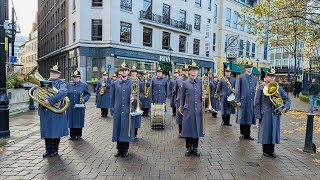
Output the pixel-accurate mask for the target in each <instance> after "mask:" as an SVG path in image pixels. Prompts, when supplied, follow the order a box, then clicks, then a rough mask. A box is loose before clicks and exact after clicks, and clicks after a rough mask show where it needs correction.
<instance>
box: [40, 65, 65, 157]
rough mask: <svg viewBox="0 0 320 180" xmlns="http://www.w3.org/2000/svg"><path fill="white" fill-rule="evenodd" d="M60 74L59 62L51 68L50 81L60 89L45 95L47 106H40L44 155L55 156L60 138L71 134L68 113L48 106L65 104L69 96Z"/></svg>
mask: <svg viewBox="0 0 320 180" xmlns="http://www.w3.org/2000/svg"><path fill="white" fill-rule="evenodd" d="M60 76H61V69H60V67H59V66H58V64H57V65H54V66H53V67H52V68H51V69H50V81H51V82H52V86H53V87H54V88H56V89H57V90H58V91H57V93H56V94H54V95H52V96H50V97H45V98H46V99H45V100H44V103H45V106H44V105H40V106H39V115H40V136H41V139H44V140H45V145H46V152H45V153H44V154H43V157H47V156H50V157H53V156H55V155H57V154H58V151H59V143H60V138H61V137H63V136H67V135H68V134H69V133H68V124H67V118H66V113H65V112H63V113H55V112H53V111H51V110H49V109H47V108H46V107H48V106H53V105H56V104H58V103H61V106H63V105H64V103H63V102H62V101H63V99H64V98H65V97H66V96H67V85H66V83H65V82H64V81H62V80H61V79H60ZM61 106H60V107H61Z"/></svg>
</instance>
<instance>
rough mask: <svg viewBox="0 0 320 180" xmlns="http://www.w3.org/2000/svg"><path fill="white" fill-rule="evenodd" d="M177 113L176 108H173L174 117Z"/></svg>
mask: <svg viewBox="0 0 320 180" xmlns="http://www.w3.org/2000/svg"><path fill="white" fill-rule="evenodd" d="M176 112H177V109H176V107H173V108H172V114H173V115H176Z"/></svg>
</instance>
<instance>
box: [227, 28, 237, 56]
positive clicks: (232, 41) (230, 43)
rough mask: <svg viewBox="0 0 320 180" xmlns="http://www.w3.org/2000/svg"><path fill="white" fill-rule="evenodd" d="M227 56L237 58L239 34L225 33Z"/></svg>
mask: <svg viewBox="0 0 320 180" xmlns="http://www.w3.org/2000/svg"><path fill="white" fill-rule="evenodd" d="M226 49H227V58H237V57H238V54H239V35H232V34H228V35H227V47H226Z"/></svg>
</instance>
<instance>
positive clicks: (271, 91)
mask: <svg viewBox="0 0 320 180" xmlns="http://www.w3.org/2000/svg"><path fill="white" fill-rule="evenodd" d="M263 94H264V95H266V96H268V97H269V99H270V101H271V103H272V105H273V106H274V108H275V110H274V112H275V113H276V114H280V113H281V110H282V109H283V107H284V101H283V99H282V97H281V95H280V93H279V84H278V83H277V82H272V83H268V84H267V85H265V86H264V87H263Z"/></svg>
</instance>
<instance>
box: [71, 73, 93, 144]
mask: <svg viewBox="0 0 320 180" xmlns="http://www.w3.org/2000/svg"><path fill="white" fill-rule="evenodd" d="M80 79H81V74H80V71H78V70H75V71H74V72H73V74H72V82H70V83H68V86H67V88H68V98H69V100H70V106H69V108H68V110H67V119H68V127H69V128H70V140H74V139H81V137H82V128H83V127H84V117H85V107H84V104H85V103H86V102H87V101H88V100H89V99H90V96H91V93H90V92H89V89H88V86H87V84H86V83H83V82H82V81H81V80H80Z"/></svg>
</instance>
